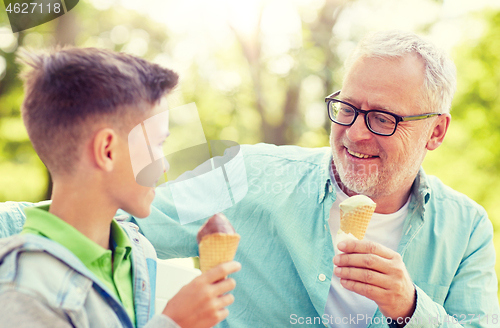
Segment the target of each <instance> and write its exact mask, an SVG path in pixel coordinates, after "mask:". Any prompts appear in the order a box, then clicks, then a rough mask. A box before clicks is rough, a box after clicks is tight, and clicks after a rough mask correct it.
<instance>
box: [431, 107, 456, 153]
mask: <svg viewBox="0 0 500 328" xmlns="http://www.w3.org/2000/svg"><path fill="white" fill-rule="evenodd" d="M450 121H451V115H450V114H448V113H446V114H442V115H440V116H439V117H438V118H437V122H436V123H435V124H434V128H433V130H432V134H431V136H430V139H429V141H427V146H426V148H427V150H434V149H436V148H437V147H439V146H440V145H441V144H442V143H443V140H444V137H445V136H446V132H447V131H448V127H449V126H450Z"/></svg>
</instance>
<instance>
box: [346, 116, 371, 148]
mask: <svg viewBox="0 0 500 328" xmlns="http://www.w3.org/2000/svg"><path fill="white" fill-rule="evenodd" d="M346 134H347V137H348V138H349V140H351V141H361V140H367V139H370V138H372V136H373V133H371V132H370V130H368V127H367V126H366V124H365V116H364V115H363V114H359V115H358V117H356V120H355V121H354V123H353V124H352V125H351V126H349V127H348V128H347V131H346Z"/></svg>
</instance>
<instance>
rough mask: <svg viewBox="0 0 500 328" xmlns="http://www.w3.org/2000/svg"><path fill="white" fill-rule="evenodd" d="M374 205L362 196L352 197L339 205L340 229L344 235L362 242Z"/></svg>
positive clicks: (375, 205)
mask: <svg viewBox="0 0 500 328" xmlns="http://www.w3.org/2000/svg"><path fill="white" fill-rule="evenodd" d="M375 207H377V204H375V203H374V202H373V201H372V200H371V199H370V198H368V197H366V196H362V195H358V196H353V197H351V198H349V199H348V200H346V201H344V202H342V203H341V204H340V229H341V230H342V231H343V232H345V233H346V234H348V233H351V234H353V235H354V237H356V238H358V239H359V240H362V239H363V238H364V237H365V232H366V228H367V227H368V224H369V223H370V220H371V218H372V215H373V212H374V211H375Z"/></svg>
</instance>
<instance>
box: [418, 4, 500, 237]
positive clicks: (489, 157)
mask: <svg viewBox="0 0 500 328" xmlns="http://www.w3.org/2000/svg"><path fill="white" fill-rule="evenodd" d="M478 18H479V19H481V21H483V22H484V24H485V26H484V31H483V33H481V35H480V36H479V37H478V38H477V39H471V40H467V41H466V42H464V43H463V44H461V45H459V46H458V47H456V48H455V50H454V54H453V57H454V59H455V64H456V66H457V78H458V89H457V93H456V95H455V98H454V101H453V105H452V111H451V114H452V123H451V125H450V129H449V132H448V136H447V137H446V140H445V142H444V143H443V145H442V146H441V147H440V148H439V149H438V150H437V151H435V152H430V153H429V155H428V156H427V158H426V161H425V162H424V167H425V168H426V170H427V171H429V172H430V173H433V174H436V175H437V176H439V177H440V178H441V179H442V180H443V181H444V182H445V183H446V184H448V185H449V186H451V187H453V188H454V189H457V190H459V191H461V192H463V193H465V194H466V195H468V196H469V197H471V198H473V199H474V200H476V201H477V202H478V203H480V204H481V205H483V206H484V207H485V208H486V210H487V211H488V213H489V216H490V219H491V221H492V222H493V224H494V226H495V228H497V229H498V228H499V227H500V206H498V196H497V195H498V194H499V193H500V148H499V147H498V145H499V144H500V99H499V94H500V69H499V68H500V39H499V37H498V36H499V35H500V12H491V11H487V12H484V13H482V14H481V15H479V17H478ZM465 154H466V155H465ZM464 155H465V156H464Z"/></svg>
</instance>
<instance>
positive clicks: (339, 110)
mask: <svg viewBox="0 0 500 328" xmlns="http://www.w3.org/2000/svg"><path fill="white" fill-rule="evenodd" d="M328 107H329V108H328V111H329V114H330V118H331V119H332V120H333V121H334V122H336V123H340V124H342V125H350V124H352V123H353V122H354V119H355V117H356V111H355V109H354V108H352V107H350V106H348V105H346V104H344V103H341V102H336V101H330V102H329V104H328ZM366 119H367V122H368V125H369V128H370V129H371V130H372V131H373V132H375V133H380V134H384V135H390V134H392V133H393V132H394V130H395V129H396V123H397V122H396V118H395V117H394V116H392V115H389V114H386V113H383V112H377V111H373V112H369V113H368V114H367V117H366Z"/></svg>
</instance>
